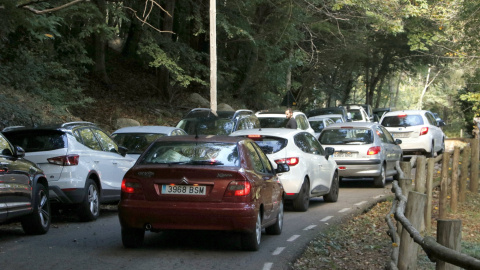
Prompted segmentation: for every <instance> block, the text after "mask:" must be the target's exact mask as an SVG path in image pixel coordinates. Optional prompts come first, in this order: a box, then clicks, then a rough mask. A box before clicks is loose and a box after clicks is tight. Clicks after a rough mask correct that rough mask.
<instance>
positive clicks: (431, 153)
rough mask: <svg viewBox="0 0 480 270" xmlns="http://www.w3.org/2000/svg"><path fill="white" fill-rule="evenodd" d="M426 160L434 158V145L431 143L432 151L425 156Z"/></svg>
mask: <svg viewBox="0 0 480 270" xmlns="http://www.w3.org/2000/svg"><path fill="white" fill-rule="evenodd" d="M426 157H427V158H434V157H435V143H433V142H432V149H431V151H430V152H428V153H427V155H426Z"/></svg>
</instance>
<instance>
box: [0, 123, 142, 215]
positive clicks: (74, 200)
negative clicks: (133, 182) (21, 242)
mask: <svg viewBox="0 0 480 270" xmlns="http://www.w3.org/2000/svg"><path fill="white" fill-rule="evenodd" d="M3 134H4V135H5V137H7V138H8V139H9V140H10V141H11V142H12V144H14V145H19V146H21V147H22V148H23V149H25V158H26V159H28V160H30V161H32V162H35V163H37V164H38V166H39V167H40V168H41V169H42V170H43V171H44V173H45V175H46V176H47V180H48V185H49V195H50V201H51V202H52V203H61V204H68V205H75V206H78V215H79V217H80V219H81V220H83V221H90V220H95V219H97V217H98V216H99V213H100V202H116V201H119V200H120V188H121V183H122V179H123V176H124V175H125V173H126V172H127V170H128V169H130V167H132V166H133V164H134V163H135V159H133V158H128V157H125V154H126V150H127V149H126V148H124V147H118V146H117V144H116V143H115V142H114V141H113V140H112V139H111V138H110V137H109V136H108V135H107V133H106V132H104V131H102V130H101V129H100V128H98V127H97V126H96V125H95V124H92V123H89V122H71V123H64V124H61V125H54V126H48V127H36V128H25V127H7V128H5V129H4V130H3Z"/></svg>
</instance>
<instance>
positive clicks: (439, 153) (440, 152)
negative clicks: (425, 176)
mask: <svg viewBox="0 0 480 270" xmlns="http://www.w3.org/2000/svg"><path fill="white" fill-rule="evenodd" d="M443 152H445V139H443V140H442V148H440V150H439V151H438V152H437V155H441V154H443Z"/></svg>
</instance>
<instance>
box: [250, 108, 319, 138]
mask: <svg viewBox="0 0 480 270" xmlns="http://www.w3.org/2000/svg"><path fill="white" fill-rule="evenodd" d="M255 115H256V116H257V117H258V119H259V120H260V126H261V127H262V128H284V127H285V126H286V125H287V122H288V119H287V117H286V116H285V111H272V112H270V111H260V112H257V113H255ZM293 118H295V121H296V122H297V129H298V130H303V131H306V132H308V133H310V134H312V135H315V131H314V130H313V128H312V127H311V126H310V123H309V122H308V119H307V116H306V115H305V114H304V113H303V112H299V111H293Z"/></svg>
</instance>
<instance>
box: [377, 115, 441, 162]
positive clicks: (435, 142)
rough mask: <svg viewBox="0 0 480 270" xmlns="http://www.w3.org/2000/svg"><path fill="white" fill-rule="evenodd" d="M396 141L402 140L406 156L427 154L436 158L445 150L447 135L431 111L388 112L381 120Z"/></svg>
mask: <svg viewBox="0 0 480 270" xmlns="http://www.w3.org/2000/svg"><path fill="white" fill-rule="evenodd" d="M380 124H381V125H382V126H384V127H385V128H386V129H387V130H388V131H389V132H390V133H391V134H392V136H393V137H394V138H395V139H400V140H402V144H401V145H400V147H401V148H402V150H403V154H404V155H418V154H425V155H427V156H428V157H434V156H435V154H436V153H439V154H440V153H443V151H444V150H445V134H444V133H443V131H442V129H441V128H440V125H439V123H437V120H436V119H435V117H434V116H433V114H432V113H431V112H430V111H426V110H405V111H394V112H387V113H386V114H384V115H383V116H382V119H380Z"/></svg>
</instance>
